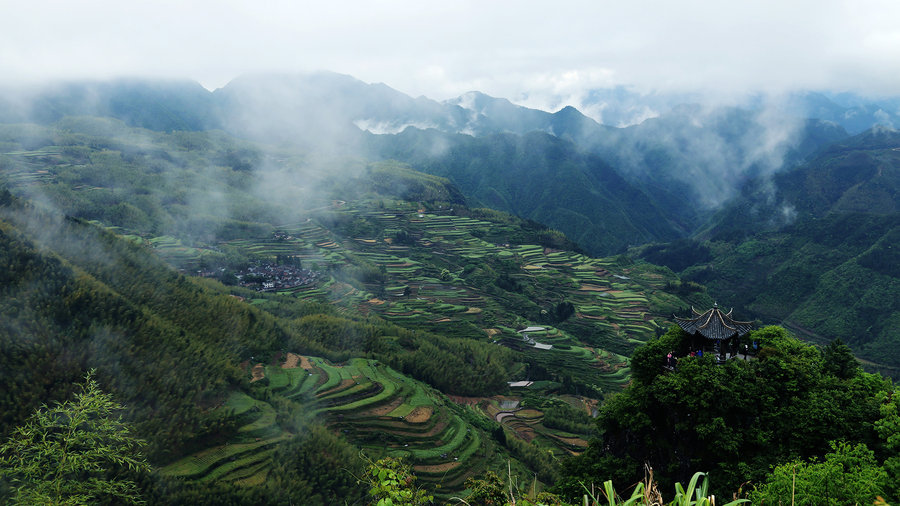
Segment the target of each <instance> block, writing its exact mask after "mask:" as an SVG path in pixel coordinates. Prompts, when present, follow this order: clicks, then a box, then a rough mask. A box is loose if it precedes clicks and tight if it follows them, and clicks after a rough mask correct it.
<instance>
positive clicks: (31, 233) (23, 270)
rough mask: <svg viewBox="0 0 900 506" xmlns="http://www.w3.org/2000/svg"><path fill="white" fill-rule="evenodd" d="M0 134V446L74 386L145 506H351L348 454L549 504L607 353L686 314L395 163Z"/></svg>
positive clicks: (106, 133) (93, 122)
mask: <svg viewBox="0 0 900 506" xmlns="http://www.w3.org/2000/svg"><path fill="white" fill-rule="evenodd" d="M2 135H3V137H2V139H3V141H2V142H3V144H2V150H0V151H2V153H3V154H2V155H0V163H2V164H3V168H4V171H3V173H2V174H3V186H4V188H3V189H2V207H0V232H2V235H0V239H2V241H3V248H2V249H0V252H2V255H3V256H2V263H3V265H5V266H6V269H5V270H4V272H3V275H2V276H3V278H2V283H0V289H2V290H3V294H2V297H0V304H2V306H0V314H2V315H3V316H4V317H3V318H2V323H0V332H2V333H0V346H2V352H3V353H2V354H0V357H2V358H0V360H2V361H3V362H2V365H3V369H4V371H7V372H8V374H5V375H4V376H3V379H2V385H0V391H2V392H3V397H2V398H0V407H2V409H0V412H2V413H3V415H2V416H3V418H2V425H0V436H3V437H5V436H6V435H7V434H9V433H10V431H11V430H12V428H13V427H14V426H16V425H19V424H21V423H22V422H23V421H24V420H25V418H26V417H27V416H28V415H29V414H30V413H31V412H33V411H34V410H35V409H36V408H37V407H38V406H40V404H42V403H48V402H51V401H52V400H55V399H63V398H66V397H67V396H68V395H69V394H70V393H71V392H70V390H71V388H72V385H73V384H74V383H75V382H77V380H78V379H79V378H81V377H82V376H83V374H84V371H86V370H88V369H90V368H95V369H96V370H97V376H96V377H97V379H98V381H99V382H100V384H101V385H102V386H103V388H104V389H106V390H108V391H110V392H111V393H112V394H113V395H114V397H115V398H116V399H118V400H119V401H120V402H122V403H123V404H124V405H125V406H126V407H127V410H126V413H125V419H126V421H127V422H129V423H131V424H133V425H134V427H135V432H136V434H137V435H138V436H139V437H141V438H143V439H145V440H146V441H147V442H148V445H147V447H146V454H147V456H148V458H149V460H150V462H151V464H152V465H153V466H154V467H155V468H156V469H158V470H159V472H158V473H157V474H154V475H153V477H152V478H147V479H145V480H144V482H143V483H142V485H141V486H142V488H143V490H144V491H145V493H146V494H147V495H149V496H150V497H153V498H156V499H157V500H159V501H164V502H171V503H178V502H196V501H200V502H201V503H202V501H203V500H204V499H202V498H203V497H207V498H208V497H216V498H220V499H221V498H225V497H230V498H232V500H234V501H238V502H240V501H244V502H245V503H256V504H258V503H267V502H277V501H282V502H287V501H288V500H290V498H297V497H306V498H307V499H308V500H309V501H312V502H311V503H312V504H315V503H322V504H326V503H328V502H329V500H330V499H329V498H328V497H326V496H324V495H321V494H322V491H323V490H324V491H328V493H329V494H335V496H341V494H343V495H344V496H346V497H351V498H352V497H354V495H353V494H355V493H356V492H353V491H352V490H351V489H352V482H353V479H352V478H351V477H350V476H349V475H343V474H340V472H339V471H338V470H340V469H358V468H359V467H360V466H361V461H360V460H359V457H358V454H357V453H356V450H354V448H359V449H363V450H364V451H365V452H366V453H367V454H368V455H371V456H373V457H377V456H379V455H393V456H400V457H404V458H405V459H406V460H407V461H409V462H410V463H411V464H412V465H413V466H414V470H415V471H416V473H417V474H418V475H419V476H420V477H421V479H422V480H423V482H425V483H428V484H430V485H429V486H436V485H440V486H441V489H440V490H441V492H440V493H442V494H450V493H453V492H454V491H459V490H460V489H461V488H462V487H463V484H464V482H465V479H466V478H468V477H470V476H473V475H475V474H477V473H480V472H482V471H485V470H488V469H494V470H500V469H503V468H504V467H505V466H506V465H508V463H510V462H511V465H512V467H513V471H514V473H516V474H517V475H520V476H523V477H533V476H535V475H536V476H537V477H538V479H539V480H540V482H542V483H552V482H553V481H554V480H555V479H556V477H557V475H558V465H559V462H560V460H561V459H562V458H563V457H565V456H569V455H572V454H578V453H580V452H581V451H583V450H584V449H585V448H586V447H587V444H588V443H587V441H588V440H589V439H590V437H591V435H592V433H593V431H594V428H593V424H592V423H591V417H590V416H591V413H592V411H593V410H594V408H595V407H596V406H597V404H598V403H599V402H600V401H601V400H602V399H603V398H604V397H606V396H607V395H608V394H610V393H613V392H617V391H620V390H621V389H622V388H623V387H624V386H625V385H626V384H627V382H628V380H629V371H630V369H629V361H628V358H627V357H628V356H629V355H630V353H631V351H632V350H633V349H634V348H635V347H636V346H637V345H639V344H640V343H643V342H646V341H648V340H650V339H651V338H652V337H653V336H655V335H658V334H659V333H661V332H662V331H663V329H664V328H665V327H666V326H667V325H668V320H667V319H668V318H669V317H670V316H671V314H672V313H673V312H675V311H679V310H681V309H683V308H685V307H687V305H689V303H690V302H689V300H690V301H693V302H694V303H698V304H707V303H708V302H709V300H708V298H707V297H706V296H705V294H704V293H703V292H702V291H695V292H691V291H684V290H682V289H680V288H679V287H680V283H679V282H678V280H677V278H675V277H674V275H673V274H672V273H671V271H669V270H668V269H665V268H658V267H655V266H652V265H649V264H645V263H632V262H631V261H629V260H627V259H626V258H607V259H596V258H591V257H588V256H585V255H584V254H582V253H579V252H577V247H576V246H575V245H574V244H573V243H572V242H571V241H569V240H568V239H567V238H566V237H565V236H564V235H562V234H561V233H559V232H557V231H555V230H552V229H548V228H546V227H544V226H542V225H539V224H537V223H535V222H531V221H527V220H522V219H520V218H516V217H513V216H511V215H508V214H505V213H501V212H497V211H493V210H489V209H471V208H468V207H467V206H466V205H465V201H464V199H463V198H462V197H461V195H460V193H459V191H458V190H456V188H455V187H453V186H452V185H451V184H450V183H449V182H448V181H447V180H444V179H441V178H438V177H435V176H429V175H425V174H422V173H418V172H415V171H414V170H412V169H411V168H410V167H407V166H404V165H401V164H398V163H395V162H384V163H380V164H375V165H371V166H362V165H360V164H358V162H353V161H346V160H343V161H342V160H339V159H336V160H334V161H333V162H331V163H333V164H334V167H337V168H342V170H347V171H350V172H348V173H347V174H343V175H341V176H339V177H337V176H332V177H324V176H318V177H312V176H310V174H313V173H314V172H315V171H313V170H312V168H317V167H318V166H316V165H307V164H308V162H307V161H304V160H303V158H302V157H300V156H299V155H297V154H292V153H286V152H283V151H274V150H270V148H265V147H261V146H256V145H251V144H248V143H243V142H241V141H236V140H233V139H230V138H228V137H226V136H224V135H222V134H218V133H209V134H206V133H190V134H188V133H183V132H176V133H173V134H163V133H152V132H147V131H142V130H136V129H130V128H126V127H124V126H123V125H122V124H120V123H117V122H115V121H112V120H102V119H96V118H70V119H65V120H63V121H61V122H59V123H58V124H56V125H54V126H51V127H30V126H29V127H19V128H7V129H5V130H3V132H2ZM287 176H290V177H287ZM306 176H310V177H308V178H307V177H306ZM282 178H286V179H284V180H285V181H286V182H285V184H283V185H281V186H280V187H279V186H277V185H273V184H272V182H273V180H275V179H277V180H279V181H281V180H282ZM298 195H300V196H303V197H305V198H304V199H303V200H301V201H297V200H296V197H297V196H298ZM407 199H412V200H407ZM189 274H190V276H189ZM220 281H221V282H224V283H228V284H227V285H224V284H222V283H221V282H220ZM679 294H681V295H679ZM683 295H690V297H689V299H684V298H682V296H683ZM528 327H531V328H530V329H528ZM526 329H527V331H525V330H526ZM523 331H525V332H523ZM301 356H302V357H303V358H302V360H301V359H300V357H301ZM291 357H297V360H298V361H299V362H298V363H295V364H293V365H291V364H290V363H289V362H290V360H291ZM304 362H306V367H304V365H303V363H304ZM515 381H523V382H525V383H527V386H524V387H510V386H509V383H510V382H515ZM323 452H324V453H323ZM320 469H329V470H332V471H329V472H326V473H325V474H321V472H320ZM285 483H292V484H298V485H296V486H292V487H284V486H283V484H285ZM357 492H358V491H357ZM317 493H318V494H320V495H318V496H317V495H316V494H317ZM313 497H318V498H317V499H309V498H313ZM207 500H208V499H207ZM223 500H224V499H223ZM294 500H296V499H294Z"/></svg>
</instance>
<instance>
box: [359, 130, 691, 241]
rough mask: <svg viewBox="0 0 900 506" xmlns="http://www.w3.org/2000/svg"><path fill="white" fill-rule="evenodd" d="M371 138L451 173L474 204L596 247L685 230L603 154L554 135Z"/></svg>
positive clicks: (393, 154) (378, 148) (389, 152)
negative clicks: (527, 221)
mask: <svg viewBox="0 0 900 506" xmlns="http://www.w3.org/2000/svg"><path fill="white" fill-rule="evenodd" d="M372 141H373V143H374V145H375V146H374V151H375V153H376V154H377V155H378V156H381V157H384V158H393V159H397V160H402V161H404V162H406V163H409V164H411V165H412V166H414V167H416V168H418V169H419V170H422V171H425V172H428V173H432V174H436V175H439V176H442V177H446V178H448V179H450V180H452V181H454V182H455V183H456V185H457V186H459V189H460V191H462V192H463V194H464V195H466V196H467V198H468V199H469V200H470V201H471V202H472V203H475V204H478V205H483V206H486V207H490V208H493V209H499V210H502V211H506V212H509V213H512V214H515V215H517V216H521V217H524V218H528V219H532V220H535V221H539V222H541V223H545V224H547V225H549V226H551V227H553V228H556V229H558V230H560V231H562V232H563V233H565V234H566V235H567V236H569V237H571V238H572V239H573V240H575V241H576V242H577V243H579V244H581V245H582V246H583V247H584V248H586V249H587V251H590V252H592V253H595V254H596V253H601V254H611V253H616V252H619V251H621V250H623V249H624V248H625V247H627V246H628V245H633V244H637V243H642V242H648V241H653V240H666V239H674V238H676V237H678V235H679V233H678V231H677V230H676V229H675V228H674V227H673V226H672V224H671V223H670V222H669V220H668V215H667V212H666V211H665V210H664V209H662V208H659V207H657V206H656V205H655V203H654V201H653V199H652V197H650V196H648V195H647V194H645V193H643V192H642V191H640V190H639V189H638V188H636V187H635V186H633V185H631V184H629V183H628V182H627V181H626V180H625V179H624V178H622V177H621V176H620V175H619V174H618V173H617V172H616V170H615V169H613V168H612V167H610V166H609V165H607V164H606V163H605V162H604V161H603V160H602V159H601V158H600V157H598V156H596V155H592V154H589V153H584V152H582V151H580V150H578V148H577V147H576V146H575V145H573V144H572V143H570V142H568V141H565V140H561V139H559V138H557V137H554V136H551V135H549V134H544V133H539V132H532V133H529V134H525V135H521V136H519V135H513V134H499V135H490V136H483V137H471V136H466V135H447V134H442V133H440V132H437V131H434V130H431V131H420V130H415V129H409V130H406V131H404V132H403V133H401V134H399V135H397V136H394V137H390V138H385V137H377V138H373V139H372Z"/></svg>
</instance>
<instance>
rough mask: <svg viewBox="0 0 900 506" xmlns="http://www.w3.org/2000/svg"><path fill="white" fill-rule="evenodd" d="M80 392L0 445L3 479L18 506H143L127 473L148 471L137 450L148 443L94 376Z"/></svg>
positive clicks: (88, 377)
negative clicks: (111, 504)
mask: <svg viewBox="0 0 900 506" xmlns="http://www.w3.org/2000/svg"><path fill="white" fill-rule="evenodd" d="M79 388H80V392H77V393H76V394H75V399H74V400H73V401H64V402H61V403H57V404H56V405H55V406H53V407H47V406H43V407H42V408H41V409H40V410H38V411H37V412H36V413H35V414H34V415H32V416H31V418H29V419H28V421H27V422H26V423H25V425H23V426H21V427H17V428H16V429H15V430H14V431H13V433H12V436H11V437H10V439H9V441H7V442H5V443H3V445H0V476H4V477H6V478H7V479H9V480H10V481H11V483H12V486H13V490H14V495H13V498H12V500H13V503H14V504H23V505H24V504H28V505H31V504H92V503H95V502H98V501H108V500H115V502H117V503H132V504H134V503H140V502H142V500H141V498H140V494H139V492H138V489H137V486H136V484H135V482H134V481H132V480H131V479H130V478H128V477H127V476H128V473H127V472H130V473H140V472H148V471H149V470H150V466H149V464H147V462H146V461H145V460H144V458H143V457H142V456H141V455H140V453H139V451H138V450H139V449H140V447H141V446H142V445H143V444H144V443H143V442H142V441H141V440H139V439H137V438H135V437H134V436H133V435H132V432H131V429H130V427H129V426H128V425H127V424H125V423H123V422H122V420H121V417H120V416H119V415H118V414H117V413H118V412H120V411H121V410H122V407H121V406H120V405H119V404H118V403H116V402H115V401H113V400H112V396H110V395H109V394H106V393H104V392H103V391H102V390H100V387H99V385H98V384H97V382H96V381H95V380H94V379H93V371H91V372H89V373H88V374H86V375H85V378H84V383H83V384H80V385H79ZM122 473H125V474H122Z"/></svg>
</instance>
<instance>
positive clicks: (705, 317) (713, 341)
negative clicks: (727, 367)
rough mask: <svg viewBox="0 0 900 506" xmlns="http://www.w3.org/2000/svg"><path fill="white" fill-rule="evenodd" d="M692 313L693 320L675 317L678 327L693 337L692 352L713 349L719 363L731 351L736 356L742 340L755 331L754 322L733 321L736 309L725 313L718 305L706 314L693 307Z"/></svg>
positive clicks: (714, 305)
mask: <svg viewBox="0 0 900 506" xmlns="http://www.w3.org/2000/svg"><path fill="white" fill-rule="evenodd" d="M691 312H692V313H694V316H693V318H679V317H677V316H676V317H675V322H676V323H677V324H678V326H679V327H681V328H682V329H683V330H684V331H685V332H687V333H688V334H690V335H691V336H692V339H691V351H693V350H709V349H712V351H713V352H714V353H715V355H716V359H717V360H718V361H719V362H724V361H725V359H726V357H727V353H728V352H729V351H730V352H731V355H732V357H733V356H736V355H737V352H738V342H739V340H740V338H741V337H743V336H745V335H747V333H749V332H750V331H751V330H753V322H740V321H736V320H734V319H732V318H731V313H732V312H734V309H732V310H731V311H728V312H727V313H724V312H722V310H721V309H719V305H718V304H713V307H712V309H710V310H708V311H706V312H705V313H701V312H699V311H697V310H696V309H694V307H693V306H691Z"/></svg>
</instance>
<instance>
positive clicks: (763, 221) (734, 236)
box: [639, 128, 900, 375]
mask: <svg viewBox="0 0 900 506" xmlns="http://www.w3.org/2000/svg"><path fill="white" fill-rule="evenodd" d="M898 147H900V134H898V132H896V131H893V130H886V129H881V128H879V129H874V130H870V131H867V132H864V133H862V134H859V135H857V136H854V137H851V138H848V139H846V140H844V141H841V142H837V143H835V144H832V145H831V146H829V147H828V148H826V149H824V150H822V151H820V152H819V153H818V154H817V156H816V157H814V158H813V159H812V160H811V161H810V162H809V163H806V164H804V165H801V166H799V167H797V168H795V169H793V170H790V171H786V172H783V173H780V174H776V175H774V176H772V177H771V178H770V179H757V180H754V181H752V182H750V183H748V184H747V185H746V186H745V187H744V191H743V192H742V194H741V196H740V197H739V198H737V199H735V200H734V201H733V202H730V203H728V204H727V205H726V206H725V207H724V208H723V209H722V210H721V211H719V212H718V213H717V215H716V216H715V218H714V219H713V221H712V222H711V223H710V225H708V226H707V227H706V228H704V229H703V230H702V231H701V232H700V233H699V234H698V236H697V238H696V240H694V241H681V242H679V243H672V244H668V245H654V246H647V247H644V248H642V249H641V250H640V252H639V255H640V256H641V257H642V258H645V259H647V260H648V261H652V262H655V263H661V264H664V265H668V266H670V267H671V268H672V269H673V270H675V271H677V272H680V273H681V275H682V276H683V277H684V278H685V279H686V280H692V281H695V282H699V283H703V284H705V285H707V286H708V287H709V289H710V293H711V294H712V295H714V296H715V297H717V298H719V300H728V301H729V304H734V305H735V306H737V307H739V308H741V309H744V310H746V311H748V312H749V313H751V314H754V315H755V316H757V317H759V318H762V319H764V320H770V321H775V322H783V323H784V324H786V325H788V326H790V327H792V328H794V329H796V330H798V331H799V332H801V333H802V334H803V335H804V336H805V337H808V338H810V339H812V340H814V341H818V342H824V341H827V340H829V339H834V338H841V339H842V340H843V341H844V342H846V343H848V344H849V345H851V346H852V347H853V349H854V351H855V352H856V353H857V354H858V355H859V356H860V357H862V358H864V359H866V360H868V361H870V362H871V363H872V364H873V367H880V368H881V370H883V371H887V372H891V373H892V374H894V375H896V374H897V371H898V369H897V368H898V367H900V342H898V341H897V339H896V336H897V332H898V327H897V325H896V321H897V319H898V315H900V305H898V302H897V300H898V299H897V297H896V294H897V293H900V272H898V271H897V270H896V269H895V268H894V267H893V266H894V265H895V261H896V260H897V259H896V252H895V250H896V249H897V244H898V242H897V240H898V237H900V236H898V234H900V228H898V227H900V209H898V192H897V189H898V185H900V151H898Z"/></svg>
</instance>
